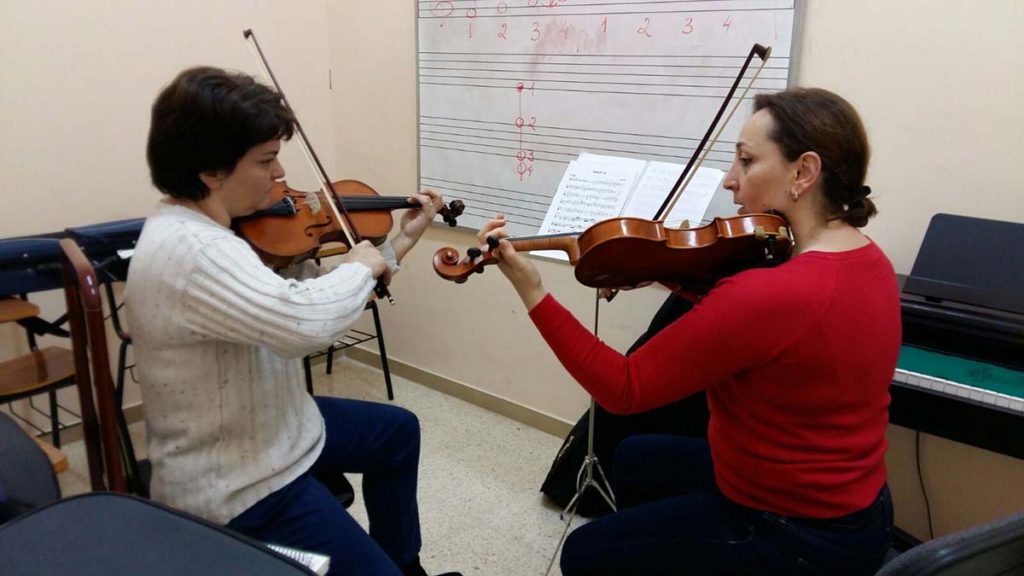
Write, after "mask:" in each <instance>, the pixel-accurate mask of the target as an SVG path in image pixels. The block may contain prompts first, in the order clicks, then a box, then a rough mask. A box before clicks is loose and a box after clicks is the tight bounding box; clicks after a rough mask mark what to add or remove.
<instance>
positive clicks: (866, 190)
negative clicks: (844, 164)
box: [857, 186, 871, 200]
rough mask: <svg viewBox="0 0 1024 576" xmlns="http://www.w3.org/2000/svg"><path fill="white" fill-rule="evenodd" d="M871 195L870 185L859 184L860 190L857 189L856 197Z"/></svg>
mask: <svg viewBox="0 0 1024 576" xmlns="http://www.w3.org/2000/svg"><path fill="white" fill-rule="evenodd" d="M870 195H871V186H861V187H860V190H858V191H857V199H858V200H860V199H861V198H867V197H868V196H870Z"/></svg>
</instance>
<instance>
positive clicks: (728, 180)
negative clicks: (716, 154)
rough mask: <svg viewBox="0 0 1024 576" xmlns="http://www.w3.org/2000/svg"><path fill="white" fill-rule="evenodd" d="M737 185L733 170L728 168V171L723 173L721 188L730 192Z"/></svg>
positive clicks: (733, 190) (737, 181) (734, 189)
mask: <svg viewBox="0 0 1024 576" xmlns="http://www.w3.org/2000/svg"><path fill="white" fill-rule="evenodd" d="M738 187H739V180H737V179H736V176H734V175H733V170H732V169H729V172H728V173H726V175H725V180H724V181H723V182H722V188H725V189H726V190H728V191H730V192H735V191H736V188H738Z"/></svg>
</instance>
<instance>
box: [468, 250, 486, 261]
mask: <svg viewBox="0 0 1024 576" xmlns="http://www.w3.org/2000/svg"><path fill="white" fill-rule="evenodd" d="M466 256H468V257H469V259H470V260H476V259H477V258H479V257H480V256H483V252H482V251H481V250H480V249H479V248H467V249H466Z"/></svg>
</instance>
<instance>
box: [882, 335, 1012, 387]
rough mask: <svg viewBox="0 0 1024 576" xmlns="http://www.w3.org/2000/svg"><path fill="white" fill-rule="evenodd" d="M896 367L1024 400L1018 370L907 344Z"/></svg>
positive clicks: (902, 348) (901, 349) (901, 351)
mask: <svg viewBox="0 0 1024 576" xmlns="http://www.w3.org/2000/svg"><path fill="white" fill-rule="evenodd" d="M896 366H897V367H899V368H902V369H904V370H910V371H911V372H917V373H918V374H927V375H928V376H935V377H936V378H943V379H945V380H952V381H953V382H958V383H960V384H966V385H968V386H974V387H975V388H982V389H984V390H989V391H992V392H999V393H1000V394H1006V395H1009V396H1013V397H1016V398H1024V372H1020V371H1018V370H1010V369H1009V368H1003V367H1001V366H996V365H994V364H988V363H986V362H978V361H975V360H967V359H966V358H958V357H956V356H949V355H947V354H939V353H938V352H930V351H928V350H922V349H920V348H915V347H913V346H907V345H903V346H901V347H900V359H899V361H897V362H896Z"/></svg>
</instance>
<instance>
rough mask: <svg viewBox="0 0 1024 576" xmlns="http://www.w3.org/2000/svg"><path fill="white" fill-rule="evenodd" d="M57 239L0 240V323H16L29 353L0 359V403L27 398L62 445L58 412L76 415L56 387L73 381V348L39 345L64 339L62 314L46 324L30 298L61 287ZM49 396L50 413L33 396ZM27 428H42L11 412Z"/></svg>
mask: <svg viewBox="0 0 1024 576" xmlns="http://www.w3.org/2000/svg"><path fill="white" fill-rule="evenodd" d="M57 242H58V241H57V239H55V238H8V239H4V240H0V322H17V323H18V324H19V325H21V327H22V328H23V329H24V330H25V336H26V339H27V341H28V348H29V352H28V353H25V354H22V355H19V356H16V357H14V358H11V359H8V360H5V361H3V362H0V402H4V403H9V402H12V401H15V400H20V399H23V398H28V399H29V402H30V406H31V407H32V409H33V410H35V411H37V412H39V413H41V414H44V415H47V416H48V417H49V419H50V432H51V434H52V437H53V444H54V446H56V447H58V448H59V447H60V431H61V429H62V428H64V427H65V426H63V425H62V424H61V422H60V417H59V410H64V411H66V412H68V413H69V414H71V415H72V416H73V417H77V416H78V415H77V414H74V413H73V412H71V411H70V410H67V409H66V408H64V407H63V406H61V405H60V404H58V402H57V390H59V389H60V388H64V387H67V386H71V385H72V384H74V382H75V370H74V361H73V359H72V356H71V351H70V350H68V349H66V348H62V347H58V346H45V347H42V348H40V347H39V346H38V344H37V342H36V337H37V336H42V335H47V334H49V335H56V336H63V337H67V336H68V333H67V331H65V330H64V329H63V328H61V325H62V324H63V322H64V320H63V318H60V319H58V320H56V321H53V322H48V321H46V320H43V319H42V318H40V317H39V308H38V307H37V306H36V305H35V304H32V303H31V302H29V301H28V299H27V295H28V294H29V293H32V292H41V291H46V290H54V289H57V288H60V287H61V281H60V273H59V264H58V255H59V253H60V248H59V246H58V244H57ZM44 393H45V394H47V395H48V397H49V403H50V406H49V414H46V413H45V412H43V411H42V410H39V409H38V408H36V406H35V404H34V403H32V398H33V397H34V396H36V395H39V394H44ZM11 413H12V414H13V415H14V416H16V417H18V418H19V419H21V420H23V421H24V422H26V423H27V424H28V425H29V426H31V427H33V428H35V429H36V430H39V431H40V432H45V430H42V429H40V428H39V427H38V426H36V425H35V424H34V423H32V422H31V421H30V420H28V419H27V418H24V417H22V416H20V415H18V414H17V413H15V412H13V411H12V412H11Z"/></svg>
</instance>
